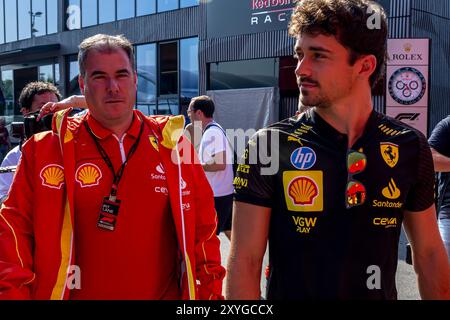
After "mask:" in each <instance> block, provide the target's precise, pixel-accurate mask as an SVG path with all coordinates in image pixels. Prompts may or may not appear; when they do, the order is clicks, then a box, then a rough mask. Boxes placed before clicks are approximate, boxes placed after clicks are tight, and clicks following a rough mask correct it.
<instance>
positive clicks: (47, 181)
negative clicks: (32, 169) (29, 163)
mask: <svg viewBox="0 0 450 320" xmlns="http://www.w3.org/2000/svg"><path fill="white" fill-rule="evenodd" d="M40 176H41V180H42V185H43V186H46V187H49V188H52V189H61V188H62V186H63V185H64V168H63V167H61V166H60V165H57V164H50V165H48V166H46V167H44V168H43V169H42V170H41V173H40Z"/></svg>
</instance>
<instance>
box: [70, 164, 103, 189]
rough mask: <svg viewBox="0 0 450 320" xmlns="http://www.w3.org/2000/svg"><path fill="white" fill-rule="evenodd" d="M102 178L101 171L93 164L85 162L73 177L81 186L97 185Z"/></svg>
mask: <svg viewBox="0 0 450 320" xmlns="http://www.w3.org/2000/svg"><path fill="white" fill-rule="evenodd" d="M101 178H102V172H101V170H100V169H99V167H97V166H96V165H95V164H92V163H85V164H83V165H81V166H80V167H79V168H78V170H77V172H76V173H75V179H76V180H77V182H78V183H79V184H80V186H81V187H82V188H89V187H93V186H98V184H99V183H100V180H101Z"/></svg>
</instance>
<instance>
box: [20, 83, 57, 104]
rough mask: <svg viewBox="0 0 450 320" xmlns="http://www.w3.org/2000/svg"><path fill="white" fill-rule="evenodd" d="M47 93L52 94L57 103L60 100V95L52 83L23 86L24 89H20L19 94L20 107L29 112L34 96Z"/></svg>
mask: <svg viewBox="0 0 450 320" xmlns="http://www.w3.org/2000/svg"><path fill="white" fill-rule="evenodd" d="M47 92H50V93H54V94H55V95H56V97H57V98H58V101H59V100H61V93H59V90H58V88H56V87H55V85H54V84H53V83H50V82H43V81H35V82H30V83H29V84H27V85H26V86H25V88H23V89H22V92H21V93H20V97H19V105H20V107H21V108H25V109H26V110H30V109H31V105H32V104H33V99H34V96H35V95H39V94H43V93H47Z"/></svg>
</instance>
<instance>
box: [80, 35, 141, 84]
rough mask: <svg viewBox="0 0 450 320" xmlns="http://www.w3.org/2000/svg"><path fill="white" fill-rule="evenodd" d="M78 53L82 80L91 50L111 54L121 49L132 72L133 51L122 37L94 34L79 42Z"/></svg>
mask: <svg viewBox="0 0 450 320" xmlns="http://www.w3.org/2000/svg"><path fill="white" fill-rule="evenodd" d="M79 49H80V50H79V52H78V66H79V68H80V75H81V76H82V77H83V78H84V76H85V72H86V68H85V64H86V59H87V57H88V54H89V52H90V51H91V50H95V51H98V52H106V53H111V52H113V51H115V50H118V49H122V50H123V51H125V53H126V54H127V56H128V59H129V60H130V64H131V68H132V69H133V71H134V49H133V45H132V44H131V42H130V41H129V40H128V39H127V38H125V36H123V35H117V36H111V35H107V34H96V35H95V36H92V37H89V38H86V39H84V40H83V42H81V44H80V46H79Z"/></svg>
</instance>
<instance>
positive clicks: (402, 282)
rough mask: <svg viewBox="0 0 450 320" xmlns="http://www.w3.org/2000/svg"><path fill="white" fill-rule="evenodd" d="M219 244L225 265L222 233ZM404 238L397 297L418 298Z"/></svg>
mask: <svg viewBox="0 0 450 320" xmlns="http://www.w3.org/2000/svg"><path fill="white" fill-rule="evenodd" d="M219 238H220V241H221V244H220V250H221V253H222V265H223V266H226V265H227V259H228V253H229V250H230V242H229V241H228V239H227V238H226V237H225V235H224V234H223V233H222V234H220V236H219ZM406 243H407V241H406V238H405V236H404V234H403V233H402V235H401V237H400V244H399V261H398V268H397V290H398V299H399V300H418V299H420V296H419V291H418V288H417V280H416V275H415V273H414V269H413V267H412V266H411V265H409V264H406V263H405V261H404V260H405V257H406V247H405V246H406ZM267 261H268V257H267V254H266V256H265V258H264V267H263V270H264V269H265V266H266V265H267ZM265 285H266V282H265V279H264V277H261V292H262V293H263V294H264V292H265Z"/></svg>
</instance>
